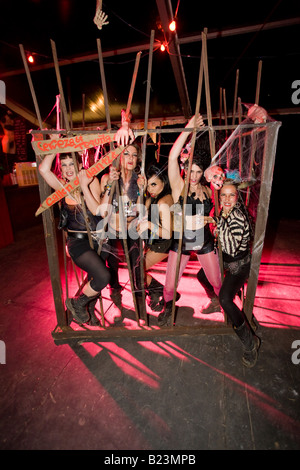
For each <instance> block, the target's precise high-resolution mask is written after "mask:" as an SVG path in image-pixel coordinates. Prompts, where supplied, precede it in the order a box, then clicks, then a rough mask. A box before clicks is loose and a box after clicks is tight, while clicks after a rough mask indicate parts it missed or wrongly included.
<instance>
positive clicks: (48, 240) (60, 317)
mask: <svg viewBox="0 0 300 470" xmlns="http://www.w3.org/2000/svg"><path fill="white" fill-rule="evenodd" d="M20 51H21V56H22V60H23V64H24V68H25V72H26V76H27V80H28V84H29V88H30V91H31V96H32V100H33V103H34V107H35V112H36V115H37V119H38V122H39V126H40V129H43V122H42V118H41V114H40V110H39V106H38V102H37V98H36V94H35V90H34V86H33V83H32V80H31V75H30V71H29V67H28V63H27V60H26V55H25V52H24V47H23V45H22V44H20ZM36 161H37V166H38V164H39V162H38V160H37V158H36ZM37 174H38V182H39V193H40V199H41V201H44V200H45V199H46V198H47V197H48V196H50V194H51V188H50V186H48V184H47V183H46V181H45V180H44V179H43V178H42V177H41V175H40V174H39V171H38V172H37ZM43 226H44V233H45V244H46V250H47V257H48V264H49V271H50V279H51V285H52V291H53V298H54V305H55V311H56V318H57V324H58V327H59V328H62V329H63V328H64V327H66V326H67V318H66V311H65V306H64V300H63V292H62V285H61V279H60V267H59V262H58V249H57V238H56V228H55V225H54V214H53V209H52V208H50V210H48V211H46V212H44V213H43Z"/></svg>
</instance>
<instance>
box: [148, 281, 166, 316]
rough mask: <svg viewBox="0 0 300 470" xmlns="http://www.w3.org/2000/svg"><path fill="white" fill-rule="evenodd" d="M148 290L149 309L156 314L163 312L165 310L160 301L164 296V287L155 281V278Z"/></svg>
mask: <svg viewBox="0 0 300 470" xmlns="http://www.w3.org/2000/svg"><path fill="white" fill-rule="evenodd" d="M147 290H148V296H149V303H148V305H149V307H150V308H151V310H153V311H154V312H161V311H162V309H163V304H162V303H161V302H160V301H161V298H162V296H163V290H164V286H163V285H162V284H161V283H160V282H158V281H157V280H156V279H154V277H152V278H151V282H150V284H149V286H148V288H147Z"/></svg>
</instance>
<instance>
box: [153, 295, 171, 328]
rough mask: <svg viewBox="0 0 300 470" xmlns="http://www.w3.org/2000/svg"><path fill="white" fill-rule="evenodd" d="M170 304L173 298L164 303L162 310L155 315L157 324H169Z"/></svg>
mask: <svg viewBox="0 0 300 470" xmlns="http://www.w3.org/2000/svg"><path fill="white" fill-rule="evenodd" d="M172 304H173V300H169V302H165V303H164V310H163V312H161V313H160V314H159V315H158V317H157V323H158V325H159V326H164V325H167V326H171V321H172Z"/></svg>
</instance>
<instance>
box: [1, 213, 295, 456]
mask: <svg viewBox="0 0 300 470" xmlns="http://www.w3.org/2000/svg"><path fill="white" fill-rule="evenodd" d="M0 260H1V268H2V269H1V272H0V288H1V312H0V324H1V335H0V340H1V341H2V342H3V343H1V345H2V346H3V344H4V345H5V350H6V358H5V364H1V365H0V368H1V369H0V370H1V375H0V383H1V397H2V400H1V408H0V430H1V431H0V448H1V449H3V450H5V449H7V450H12V449H14V450H29V449H33V450H38V449H44V450H45V449H50V450H55V449H87V450H94V449H95V450H103V456H105V455H106V454H107V455H111V453H110V454H109V453H106V452H105V451H115V452H117V451H122V450H124V451H125V450H127V451H129V450H145V451H163V450H166V451H167V450H177V451H185V450H186V451H190V452H192V451H197V450H214V449H219V450H223V449H224V450H236V449H241V450H254V449H256V450H261V449H268V450H273V449H274V450H275V449H278V450H288V449H291V450H292V449H293V450H296V449H300V398H299V394H300V313H299V311H300V282H299V279H300V221H297V220H282V221H279V222H272V223H269V225H268V230H267V237H266V242H265V247H264V251H263V257H262V263H261V267H260V272H259V282H258V288H257V292H256V298H255V305H254V311H253V313H254V315H255V318H256V321H257V323H258V330H257V334H258V335H259V336H260V337H261V339H262V346H261V349H260V356H259V360H258V362H257V364H256V366H255V367H254V368H253V369H250V370H249V369H246V368H244V367H243V366H242V365H241V362H240V357H241V353H242V351H241V345H240V343H239V341H238V340H237V338H236V337H235V335H234V334H233V333H232V332H231V329H230V328H229V331H228V332H226V333H224V334H223V333H222V332H220V331H219V329H218V328H219V326H220V325H224V318H223V315H222V314H221V313H214V314H212V315H209V316H207V315H206V316H205V317H204V316H203V315H201V313H200V307H201V306H202V305H204V304H205V303H206V302H207V297H206V295H205V293H204V291H203V289H202V288H201V287H200V285H199V283H198V281H197V279H196V273H197V271H198V269H199V265H198V263H197V261H190V262H189V265H188V267H187V269H186V272H185V273H184V276H183V277H182V279H181V281H180V284H179V286H178V291H179V292H180V293H181V298H180V300H179V301H178V302H177V305H178V307H179V308H178V313H177V317H176V326H177V325H178V326H183V327H185V326H189V327H193V325H194V326H195V329H197V334H184V335H180V336H176V335H174V334H172V335H170V336H168V335H166V336H164V337H163V338H161V337H159V332H160V331H161V330H160V329H159V328H158V326H157V321H156V316H157V314H155V313H154V312H151V310H150V309H149V307H147V308H148V313H149V315H150V324H149V331H151V332H153V331H154V332H155V331H157V332H158V336H157V337H155V336H153V337H151V338H147V336H145V337H143V338H132V337H126V336H122V337H116V338H114V337H111V338H105V341H104V340H103V341H101V339H100V340H99V339H97V340H95V341H93V342H92V341H89V342H82V343H81V344H79V343H70V344H60V345H56V344H55V342H54V340H53V337H52V332H53V331H54V329H55V327H56V315H55V310H54V303H53V296H52V289H51V283H50V277H49V269H48V263H47V256H46V249H45V243H44V234H43V227H42V225H38V226H35V227H31V228H28V229H25V230H22V231H19V232H18V233H17V234H16V235H15V242H14V243H13V244H11V245H9V246H7V247H5V248H2V249H1V250H0ZM68 264H69V265H70V262H68ZM165 267H166V263H165V262H162V263H160V265H158V266H156V267H155V269H154V270H153V275H154V277H156V278H157V279H158V280H160V281H162V282H163V279H164V273H165ZM71 271H72V269H71V267H70V266H68V289H69V292H70V293H71V294H73V292H74V290H76V282H75V280H74V276H72V275H71ZM61 274H62V277H64V270H63V267H62V273H61ZM120 279H121V284H122V285H123V286H124V291H123V306H124V313H125V319H124V324H123V328H127V329H128V330H132V329H136V328H137V324H136V318H135V312H134V309H133V301H132V295H131V291H130V283H129V276H128V271H127V269H126V267H125V266H122V267H121V269H120ZM65 292H66V291H65V287H64V294H65ZM103 307H104V313H105V321H106V330H109V331H110V330H115V331H117V330H118V329H117V328H116V327H115V326H114V317H115V316H117V315H118V311H117V309H116V308H115V307H114V305H113V304H112V302H111V301H110V298H109V293H108V289H105V290H104V291H103ZM176 326H175V327H174V328H176ZM202 326H203V330H202V331H201V327H202ZM71 327H72V328H74V329H75V330H78V329H82V328H81V327H80V326H78V325H75V324H74V323H72V324H71ZM210 327H212V328H210ZM89 329H91V330H93V331H97V327H90V328H89ZM144 330H145V328H144ZM146 330H147V329H146ZM208 330H209V331H210V334H208ZM98 331H99V328H98ZM103 331H105V330H104V329H103ZM146 333H147V331H146ZM2 357H3V356H2Z"/></svg>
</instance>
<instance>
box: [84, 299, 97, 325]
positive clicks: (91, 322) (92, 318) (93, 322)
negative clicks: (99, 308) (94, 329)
mask: <svg viewBox="0 0 300 470" xmlns="http://www.w3.org/2000/svg"><path fill="white" fill-rule="evenodd" d="M98 298H99V297H96V298H95V299H93V300H91V302H89V303H88V306H87V309H88V312H89V314H90V319H89V321H88V322H87V324H88V325H91V326H100V320H99V318H98V317H97V316H96V314H95V307H96V303H97V300H98Z"/></svg>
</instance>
